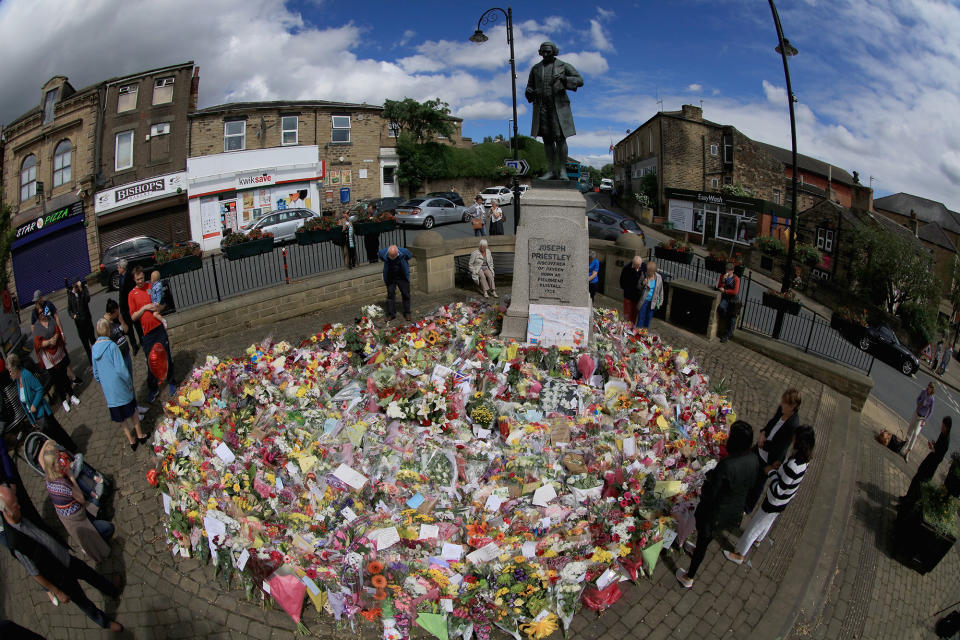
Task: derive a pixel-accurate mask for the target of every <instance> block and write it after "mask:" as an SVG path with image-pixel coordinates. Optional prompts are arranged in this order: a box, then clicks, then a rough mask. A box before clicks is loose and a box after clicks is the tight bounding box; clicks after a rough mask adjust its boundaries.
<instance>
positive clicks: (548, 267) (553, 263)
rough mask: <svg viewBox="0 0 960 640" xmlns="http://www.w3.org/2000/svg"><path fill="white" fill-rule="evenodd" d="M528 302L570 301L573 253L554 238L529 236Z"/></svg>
mask: <svg viewBox="0 0 960 640" xmlns="http://www.w3.org/2000/svg"><path fill="white" fill-rule="evenodd" d="M528 246H529V249H530V250H529V255H530V302H539V301H541V300H559V301H561V302H569V301H570V290H569V283H570V281H571V280H570V279H571V277H572V276H573V273H572V271H571V269H572V267H573V253H572V252H571V251H568V250H567V245H566V244H564V243H558V242H556V241H555V240H553V241H551V240H544V239H543V238H530V240H529V244H528Z"/></svg>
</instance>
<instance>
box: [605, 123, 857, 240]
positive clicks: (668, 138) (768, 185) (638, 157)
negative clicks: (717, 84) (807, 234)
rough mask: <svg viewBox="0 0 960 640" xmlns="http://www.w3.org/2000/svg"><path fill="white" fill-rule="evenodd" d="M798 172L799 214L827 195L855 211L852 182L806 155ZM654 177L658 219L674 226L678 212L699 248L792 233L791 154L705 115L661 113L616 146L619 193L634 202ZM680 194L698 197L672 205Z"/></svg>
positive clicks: (678, 199)
mask: <svg viewBox="0 0 960 640" xmlns="http://www.w3.org/2000/svg"><path fill="white" fill-rule="evenodd" d="M797 165H798V169H799V176H798V177H799V181H800V185H799V188H798V196H797V204H798V209H799V210H803V209H806V208H809V207H810V206H813V204H815V203H816V202H817V201H818V200H820V199H822V198H825V197H827V196H828V194H829V199H830V200H834V201H839V202H841V203H843V204H844V205H845V206H850V204H851V197H852V196H851V193H852V192H851V188H852V186H853V177H852V176H851V175H850V174H848V173H847V172H846V171H844V170H842V169H838V168H837V167H833V166H832V165H829V164H827V163H825V162H822V161H820V160H816V159H814V158H810V157H808V156H804V155H798V157H797ZM648 173H656V174H657V175H658V176H660V180H659V201H660V203H661V204H660V211H659V212H658V214H659V215H660V216H663V217H665V218H669V217H671V215H672V214H671V212H672V211H674V210H676V215H675V216H673V217H674V218H677V219H679V220H687V219H689V220H690V228H688V229H685V230H687V231H690V232H691V233H694V234H695V235H699V236H700V240H701V242H705V241H706V240H707V239H710V238H721V239H728V240H733V241H735V242H738V243H742V244H747V243H749V242H750V241H751V240H752V238H753V237H754V236H755V235H757V234H759V235H764V236H766V235H777V234H778V233H781V232H782V231H783V230H785V229H786V228H788V227H789V204H790V196H791V193H792V191H791V188H790V187H791V177H792V175H793V173H792V159H791V154H790V151H788V150H785V149H781V148H779V147H774V146H772V145H768V144H765V143H762V142H757V141H755V140H751V139H750V138H748V137H747V136H745V135H744V134H743V133H741V132H740V131H738V130H737V129H736V128H735V127H733V126H731V125H724V124H718V123H716V122H711V121H709V120H705V119H704V118H703V110H702V109H701V108H700V107H695V106H693V105H683V106H682V108H681V110H680V111H663V112H660V113H657V114H656V115H654V116H653V117H652V118H650V119H649V120H647V121H646V122H645V123H643V124H642V125H641V126H640V127H638V128H637V129H636V130H634V131H632V132H630V133H629V134H627V136H626V137H625V138H623V139H622V140H621V141H620V142H618V143H617V144H616V146H615V147H614V176H615V178H614V179H615V183H616V186H617V189H618V190H620V191H621V192H622V193H625V194H627V195H628V196H629V193H630V192H635V191H637V190H638V189H639V188H640V181H641V180H642V178H643V176H645V175H646V174H648ZM725 185H730V186H739V187H742V188H743V189H746V190H747V191H748V192H750V194H751V196H752V197H750V198H745V197H743V196H733V195H731V194H728V193H725V192H724V186H725ZM678 192H692V193H693V194H694V196H692V197H690V198H676V197H671V196H672V195H673V196H676V194H677V193H678ZM727 200H735V201H736V202H731V203H728V202H727ZM690 202H693V203H694V206H692V207H691V206H690V205H689V203H690ZM696 203H702V204H701V206H699V207H698V206H697V205H696ZM687 210H689V213H688V212H687Z"/></svg>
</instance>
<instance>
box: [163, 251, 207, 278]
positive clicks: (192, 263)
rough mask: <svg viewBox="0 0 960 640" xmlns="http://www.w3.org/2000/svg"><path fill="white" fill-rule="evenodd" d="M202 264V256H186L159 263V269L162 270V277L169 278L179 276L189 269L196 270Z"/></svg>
mask: <svg viewBox="0 0 960 640" xmlns="http://www.w3.org/2000/svg"><path fill="white" fill-rule="evenodd" d="M202 266H203V260H202V259H201V258H200V256H184V257H183V258H177V259H176V260H168V261H167V262H164V263H162V264H158V265H157V271H159V272H160V277H161V278H169V277H170V276H178V275H180V274H181V273H187V272H188V271H196V270H197V269H199V268H200V267H202Z"/></svg>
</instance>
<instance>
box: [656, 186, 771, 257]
mask: <svg viewBox="0 0 960 640" xmlns="http://www.w3.org/2000/svg"><path fill="white" fill-rule="evenodd" d="M664 193H665V195H666V198H667V206H668V217H667V219H668V221H669V222H670V224H671V225H672V227H673V228H674V229H677V230H679V231H687V232H689V233H691V234H695V235H699V236H700V238H699V242H700V244H706V242H707V240H710V239H714V238H715V239H719V240H726V241H728V242H734V243H736V244H742V245H749V244H750V243H751V242H753V239H754V238H755V237H756V236H757V233H758V231H759V229H760V228H761V226H762V223H763V222H764V220H765V218H766V219H767V220H769V218H770V217H771V216H773V215H783V212H782V209H783V208H782V207H779V206H777V205H775V204H773V203H772V202H767V201H766V200H759V199H756V198H747V197H744V196H731V195H727V194H723V193H707V192H702V191H689V190H687V189H670V188H668V189H665V190H664Z"/></svg>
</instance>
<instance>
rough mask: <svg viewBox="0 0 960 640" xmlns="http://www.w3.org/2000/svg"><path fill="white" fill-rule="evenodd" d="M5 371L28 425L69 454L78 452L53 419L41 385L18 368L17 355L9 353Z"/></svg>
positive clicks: (73, 443)
mask: <svg viewBox="0 0 960 640" xmlns="http://www.w3.org/2000/svg"><path fill="white" fill-rule="evenodd" d="M7 369H8V370H9V371H10V377H11V378H13V380H14V382H16V383H17V393H18V395H19V396H20V403H21V404H22V405H23V408H24V409H25V410H26V412H27V418H28V419H29V420H30V424H32V425H33V426H35V427H37V428H38V429H39V430H40V431H41V432H42V433H45V434H46V435H47V436H49V437H51V438H53V439H54V440H55V441H56V442H57V444H59V445H60V446H61V447H63V448H64V449H66V450H67V451H69V452H70V453H77V452H78V451H80V447H78V446H77V443H76V442H74V441H73V438H71V437H70V435H69V434H68V433H67V432H66V431H64V430H63V427H61V426H60V423H59V422H57V419H56V418H54V417H53V410H52V409H51V408H50V404H49V403H48V402H47V399H46V398H44V397H43V385H42V384H40V381H39V380H37V378H36V376H34V375H33V374H32V373H30V372H29V371H27V370H26V369H21V368H20V357H19V356H18V355H17V354H15V353H11V354H10V355H8V356H7Z"/></svg>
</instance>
